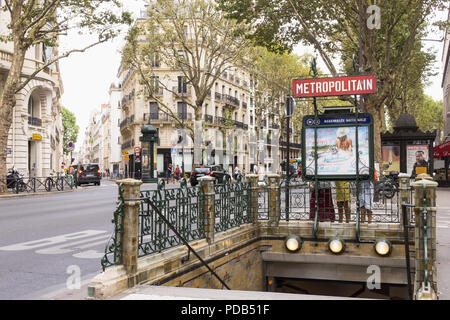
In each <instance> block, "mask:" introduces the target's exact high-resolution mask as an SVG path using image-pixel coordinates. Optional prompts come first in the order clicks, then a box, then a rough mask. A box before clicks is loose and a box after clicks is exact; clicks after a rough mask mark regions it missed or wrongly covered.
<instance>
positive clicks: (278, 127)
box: [270, 123, 280, 129]
mask: <svg viewBox="0 0 450 320" xmlns="http://www.w3.org/2000/svg"><path fill="white" fill-rule="evenodd" d="M270 128H272V129H280V126H279V125H278V124H276V123H272V124H271V125H270Z"/></svg>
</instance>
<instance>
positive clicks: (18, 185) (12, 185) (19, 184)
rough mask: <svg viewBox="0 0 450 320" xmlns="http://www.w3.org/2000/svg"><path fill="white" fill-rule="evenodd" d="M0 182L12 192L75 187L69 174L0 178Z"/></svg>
mask: <svg viewBox="0 0 450 320" xmlns="http://www.w3.org/2000/svg"><path fill="white" fill-rule="evenodd" d="M0 184H2V185H4V186H6V188H7V189H8V190H9V191H11V192H13V193H16V194H18V193H21V192H26V193H32V192H42V191H47V192H50V191H53V190H57V191H63V190H65V189H73V188H74V187H75V182H74V179H73V177H72V176H71V175H68V176H65V177H56V176H55V177H52V176H51V177H20V178H17V179H0Z"/></svg>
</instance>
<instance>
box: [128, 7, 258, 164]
mask: <svg viewBox="0 0 450 320" xmlns="http://www.w3.org/2000/svg"><path fill="white" fill-rule="evenodd" d="M147 16H148V17H147V19H145V20H144V21H139V23H136V25H135V26H133V28H132V29H131V30H130V32H129V34H128V37H127V44H126V46H125V47H124V49H123V52H122V59H123V63H124V66H126V67H129V68H131V69H132V70H134V71H135V72H136V73H137V75H138V80H139V83H140V85H141V86H143V88H144V89H143V90H141V94H143V95H144V97H145V99H146V100H150V101H156V102H158V106H159V108H160V111H162V112H163V113H165V114H167V115H168V116H169V117H170V118H172V119H174V121H175V123H176V124H177V126H178V127H181V125H182V119H181V117H180V115H179V114H178V112H177V111H176V110H174V108H173V106H172V105H168V104H166V103H165V102H164V101H163V99H162V98H161V96H160V94H159V92H160V91H159V90H160V89H161V88H162V89H163V90H166V91H169V92H171V93H173V94H175V95H179V96H181V98H182V99H183V101H184V102H185V103H186V105H187V106H189V107H190V108H191V109H192V110H193V113H194V117H193V118H194V120H195V125H194V126H192V124H190V125H188V126H186V128H187V130H189V131H190V135H191V138H193V140H194V141H196V140H197V139H194V136H197V135H199V134H200V135H201V130H202V129H201V123H202V121H203V117H204V114H203V109H204V108H203V104H204V101H205V99H206V97H207V96H208V95H210V94H211V89H212V87H213V85H214V83H215V81H216V80H217V79H218V78H219V77H221V76H222V75H223V74H224V73H225V72H227V71H228V70H230V69H231V68H234V67H236V66H239V65H242V60H243V59H244V57H245V56H246V53H247V52H248V49H249V44H248V42H247V41H245V40H244V38H243V37H242V34H243V31H244V29H243V28H244V27H243V25H242V24H237V23H236V22H235V21H233V20H228V19H226V18H225V16H224V14H223V13H221V12H220V11H218V10H216V6H215V4H214V2H213V1H210V0H178V1H175V0H157V1H154V2H152V3H151V4H150V5H149V7H148V11H147ZM162 66H164V68H168V69H169V70H171V71H176V72H179V73H181V74H182V77H183V79H182V81H181V83H179V84H178V86H177V88H175V90H174V89H173V87H171V85H170V79H168V78H160V77H159V75H160V70H161V69H160V68H161V67H162ZM188 85H189V86H190V87H191V88H192V90H193V94H188V92H187V87H188ZM177 89H178V90H177ZM180 89H181V90H180ZM180 91H181V93H182V94H180ZM185 93H186V94H185ZM195 149H196V148H195V147H194V150H195ZM195 158H196V157H195V156H194V165H195V161H196V160H195Z"/></svg>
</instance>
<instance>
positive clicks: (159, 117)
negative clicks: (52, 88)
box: [144, 112, 192, 123]
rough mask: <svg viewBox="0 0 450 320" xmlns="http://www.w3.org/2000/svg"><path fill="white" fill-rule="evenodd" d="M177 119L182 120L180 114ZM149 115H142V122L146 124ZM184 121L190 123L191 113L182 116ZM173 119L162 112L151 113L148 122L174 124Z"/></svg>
mask: <svg viewBox="0 0 450 320" xmlns="http://www.w3.org/2000/svg"><path fill="white" fill-rule="evenodd" d="M178 117H179V118H180V119H181V120H183V116H182V114H181V113H180V114H178ZM148 118H149V114H148V113H144V122H148V120H149V119H148ZM184 120H186V121H192V113H185V114H184ZM174 121H175V119H174V118H172V117H171V116H169V115H168V114H167V113H164V112H151V113H150V122H151V123H152V122H174Z"/></svg>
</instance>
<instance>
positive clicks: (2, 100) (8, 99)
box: [0, 45, 25, 193]
mask: <svg viewBox="0 0 450 320" xmlns="http://www.w3.org/2000/svg"><path fill="white" fill-rule="evenodd" d="M17 47H18V46H17V45H15V48H14V55H13V61H12V62H11V68H10V70H9V73H8V76H7V77H6V81H5V86H4V88H3V91H2V93H1V94H0V179H6V174H7V170H8V168H6V148H7V145H8V132H9V128H10V127H11V124H12V122H13V117H12V116H13V108H14V106H15V105H16V88H17V86H18V85H19V82H20V75H21V72H22V67H23V62H24V58H25V50H23V49H21V48H17ZM6 191H7V189H6V185H5V184H3V183H0V193H3V192H6Z"/></svg>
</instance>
